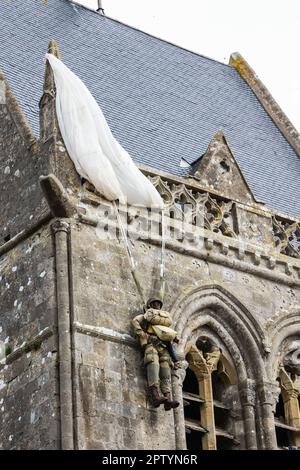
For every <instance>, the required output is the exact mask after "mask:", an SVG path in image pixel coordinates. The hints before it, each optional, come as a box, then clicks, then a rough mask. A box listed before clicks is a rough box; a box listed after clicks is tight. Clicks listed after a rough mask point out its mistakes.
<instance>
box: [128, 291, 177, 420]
mask: <svg viewBox="0 0 300 470" xmlns="http://www.w3.org/2000/svg"><path fill="white" fill-rule="evenodd" d="M162 305H163V303H162V301H161V300H160V299H157V298H152V299H149V300H148V302H147V305H146V311H145V313H144V314H141V315H137V316H136V317H135V318H134V319H133V320H132V325H133V328H134V331H135V334H136V335H137V337H138V338H139V342H140V345H141V347H142V349H143V351H144V365H145V366H146V369H147V381H148V387H149V392H150V396H151V399H152V402H153V406H154V407H155V408H157V407H159V406H160V405H161V404H164V408H165V410H166V411H168V410H170V409H171V408H177V406H179V403H178V401H175V400H172V398H171V364H172V359H173V361H177V358H176V357H175V355H174V353H173V354H172V351H173V349H172V342H173V341H174V342H175V343H178V342H179V338H178V336H177V333H176V331H174V330H172V329H171V328H170V325H171V324H172V320H171V316H170V314H169V312H165V311H163V310H161V308H162ZM170 354H172V359H171V355H170ZM160 390H161V392H162V393H163V395H161V394H160Z"/></svg>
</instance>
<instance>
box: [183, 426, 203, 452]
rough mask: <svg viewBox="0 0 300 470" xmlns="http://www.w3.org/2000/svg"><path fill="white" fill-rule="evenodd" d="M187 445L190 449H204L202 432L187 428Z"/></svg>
mask: <svg viewBox="0 0 300 470" xmlns="http://www.w3.org/2000/svg"><path fill="white" fill-rule="evenodd" d="M186 446H187V449H189V450H202V439H201V433H200V432H197V431H192V430H190V429H187V431H186Z"/></svg>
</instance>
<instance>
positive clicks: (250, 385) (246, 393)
mask: <svg viewBox="0 0 300 470" xmlns="http://www.w3.org/2000/svg"><path fill="white" fill-rule="evenodd" d="M240 397H241V402H242V405H244V406H245V405H246V406H247V405H248V406H255V402H256V387H255V382H254V381H253V380H250V379H247V380H245V381H244V382H243V383H242V384H241V385H240Z"/></svg>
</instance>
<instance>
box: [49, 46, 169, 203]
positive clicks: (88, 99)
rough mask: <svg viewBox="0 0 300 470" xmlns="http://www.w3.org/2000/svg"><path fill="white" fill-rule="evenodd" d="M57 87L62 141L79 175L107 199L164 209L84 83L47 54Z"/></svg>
mask: <svg viewBox="0 0 300 470" xmlns="http://www.w3.org/2000/svg"><path fill="white" fill-rule="evenodd" d="M46 59H47V60H48V61H49V63H50V65H51V68H52V70H53V74H54V80H55V86H56V114H57V119H58V124H59V128H60V131H61V135H62V138H63V140H64V143H65V145H66V148H67V151H68V153H69V156H70V158H71V159H72V161H73V162H74V165H75V168H76V170H77V172H78V173H79V174H80V175H81V176H82V177H84V178H85V179H87V180H88V181H90V182H91V183H92V184H93V185H94V186H95V188H96V189H97V190H98V191H99V193H101V194H102V195H103V196H105V197H106V199H108V200H110V201H115V200H119V202H120V203H121V204H129V205H134V206H144V207H149V208H151V207H152V208H159V209H162V208H163V200H162V198H161V196H160V195H159V193H158V191H157V190H156V189H155V187H154V186H153V185H152V183H151V182H150V181H149V180H148V178H146V176H145V175H143V173H142V172H141V171H140V170H139V169H138V168H137V166H136V165H135V164H134V162H133V160H132V159H131V157H130V155H129V154H128V153H127V152H126V150H125V149H124V148H123V147H122V146H121V145H120V144H119V142H117V140H116V139H115V138H114V136H113V135H112V132H111V130H110V128H109V126H108V124H107V122H106V120H105V117H104V115H103V113H102V111H101V109H100V107H99V105H98V104H97V102H96V101H95V99H94V98H93V96H92V95H91V93H90V92H89V90H88V89H87V87H86V86H85V85H84V83H83V82H82V81H81V80H80V79H79V78H78V77H77V76H76V75H75V74H74V73H73V72H71V70H70V69H68V67H66V66H65V65H64V64H63V63H62V62H61V60H59V59H57V58H56V57H55V56H54V55H52V54H46Z"/></svg>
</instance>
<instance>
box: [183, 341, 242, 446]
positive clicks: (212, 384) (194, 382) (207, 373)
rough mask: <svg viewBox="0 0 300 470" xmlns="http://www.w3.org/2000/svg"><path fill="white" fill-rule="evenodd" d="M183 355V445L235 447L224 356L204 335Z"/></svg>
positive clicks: (226, 365)
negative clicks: (184, 374) (184, 432)
mask: <svg viewBox="0 0 300 470" xmlns="http://www.w3.org/2000/svg"><path fill="white" fill-rule="evenodd" d="M186 359H187V361H188V363H189V367H188V369H187V373H186V377H185V380H184V382H183V404H184V418H185V428H186V443H187V448H188V449H190V450H202V449H203V450H215V449H217V450H226V449H232V448H237V447H236V446H237V445H238V442H237V440H236V439H235V436H234V433H233V420H232V400H231V398H232V397H231V394H230V387H231V385H232V383H231V381H230V378H229V376H228V369H230V368H231V366H229V362H228V360H227V359H226V357H225V356H224V355H223V354H222V352H221V350H220V349H219V348H218V347H216V346H215V345H214V344H213V343H212V342H211V340H209V339H208V338H207V337H201V338H199V339H198V341H197V342H196V345H192V346H191V347H190V349H189V352H188V354H187V357H186ZM231 375H233V374H231Z"/></svg>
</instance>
